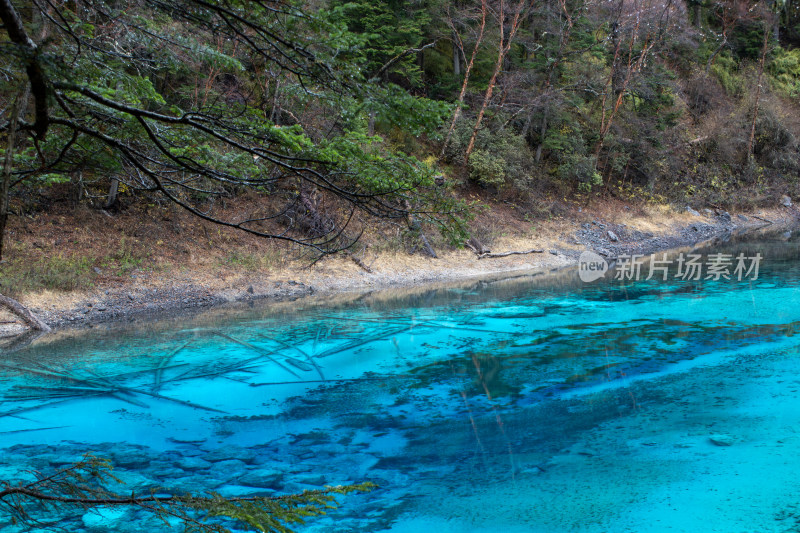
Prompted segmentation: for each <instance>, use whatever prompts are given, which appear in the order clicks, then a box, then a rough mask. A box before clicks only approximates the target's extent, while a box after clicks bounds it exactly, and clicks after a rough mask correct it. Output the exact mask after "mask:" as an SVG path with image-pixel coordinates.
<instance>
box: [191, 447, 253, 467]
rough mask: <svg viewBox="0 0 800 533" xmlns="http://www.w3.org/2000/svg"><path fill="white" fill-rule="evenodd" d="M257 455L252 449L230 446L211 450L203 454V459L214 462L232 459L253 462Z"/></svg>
mask: <svg viewBox="0 0 800 533" xmlns="http://www.w3.org/2000/svg"><path fill="white" fill-rule="evenodd" d="M255 457H256V454H254V453H253V452H251V451H250V450H247V449H245V448H241V447H239V446H228V447H226V448H217V449H216V450H211V451H209V452H208V453H206V454H205V455H204V456H203V459H205V460H206V461H209V462H212V463H217V462H220V461H228V460H231V459H236V460H238V461H242V462H243V463H252V462H253V460H254V459H255Z"/></svg>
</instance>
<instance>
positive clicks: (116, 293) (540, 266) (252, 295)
mask: <svg viewBox="0 0 800 533" xmlns="http://www.w3.org/2000/svg"><path fill="white" fill-rule="evenodd" d="M709 211H710V210H709ZM763 214H764V213H763V211H761V212H759V215H753V214H750V215H743V214H737V215H733V216H732V215H729V214H728V213H725V212H716V213H714V212H709V213H706V214H704V215H699V214H698V216H693V217H692V219H694V221H690V222H685V221H684V222H680V221H676V222H675V223H674V224H673V225H672V226H671V227H669V228H667V229H666V231H664V232H663V233H655V232H648V231H642V230H641V229H637V228H636V227H635V226H634V225H633V224H631V225H626V224H614V223H610V222H606V221H603V220H599V219H598V220H593V221H591V222H585V223H582V224H579V225H578V227H577V229H576V231H575V232H574V233H573V234H571V235H570V234H565V235H560V236H559V237H560V239H559V240H558V241H557V242H555V245H554V246H552V247H549V248H548V249H543V251H542V252H541V253H533V254H529V255H514V256H509V257H503V258H489V259H479V258H477V257H476V256H475V254H474V253H472V252H470V251H468V250H454V251H449V252H447V253H443V254H442V257H441V258H438V259H430V258H419V257H417V258H416V259H415V261H414V262H413V263H412V264H410V265H406V268H402V269H393V268H391V267H390V268H381V265H378V266H377V267H375V268H374V269H372V272H369V273H368V272H366V271H364V270H362V269H356V268H354V266H353V265H352V264H349V263H348V262H347V261H346V260H344V259H343V258H330V259H327V258H326V259H324V260H323V261H320V262H319V263H318V264H316V265H314V266H313V267H309V268H307V269H302V270H295V271H291V272H288V274H290V275H289V276H286V275H285V274H286V273H281V274H284V275H282V276H278V277H279V278H286V277H288V278H293V279H275V277H272V278H271V277H269V276H262V275H258V274H256V275H251V276H247V277H244V278H240V279H234V280H233V281H227V280H223V281H227V283H223V284H221V285H220V284H217V285H210V286H209V285H208V284H203V283H200V282H197V281H196V280H188V282H187V280H186V279H177V280H168V282H167V283H161V284H155V285H153V284H149V283H137V284H136V285H135V286H134V285H132V284H125V285H122V286H121V287H113V288H106V289H105V290H104V287H99V288H98V289H97V290H95V291H92V292H88V293H85V294H82V295H79V296H78V297H77V298H76V299H73V300H70V299H68V300H66V301H63V302H62V301H58V300H56V301H55V303H51V304H50V307H49V309H48V308H45V307H44V306H36V305H32V306H30V309H31V310H32V311H33V312H34V313H36V314H37V315H38V316H39V317H40V318H41V319H42V320H44V321H45V322H46V323H47V324H48V325H49V326H50V327H51V328H52V329H53V331H59V330H65V329H70V330H75V329H89V328H93V327H98V326H101V325H107V326H113V325H115V324H120V323H123V322H126V321H130V322H141V321H142V320H151V319H160V318H169V317H179V316H185V315H191V314H194V313H199V312H204V311H208V310H210V309H213V308H217V307H219V308H222V307H225V306H231V305H233V306H239V305H253V304H254V303H257V302H258V303H262V302H274V303H279V302H287V301H295V300H298V299H300V298H306V297H309V296H315V297H321V298H330V297H332V296H334V295H337V294H346V293H363V292H370V291H378V290H387V289H398V288H406V287H416V286H424V285H434V284H437V283H453V282H458V281H468V280H471V279H475V280H477V279H481V278H483V279H485V278H492V277H495V278H497V277H500V278H502V277H506V275H513V274H519V273H523V272H524V273H536V272H547V271H550V272H552V271H555V270H559V269H563V268H566V267H570V266H574V265H575V264H577V260H578V257H579V255H580V253H581V252H582V251H584V250H591V251H594V252H595V253H598V254H600V255H601V256H604V257H605V258H606V259H609V260H613V259H614V258H616V257H619V256H624V255H632V254H644V255H647V254H650V253H655V252H661V251H669V250H674V249H678V248H682V247H694V246H698V245H701V244H708V243H709V242H712V243H713V242H714V241H715V240H716V239H727V238H729V237H730V236H731V235H734V234H743V233H752V232H754V231H759V230H767V231H770V232H773V231H780V230H790V229H793V228H795V227H797V226H800V211H798V210H797V209H796V208H791V209H782V210H781V209H775V210H772V211H771V212H769V213H767V216H768V217H769V219H768V220H769V221H770V222H772V223H768V222H765V221H764V220H765V219H766V218H767V217H765V216H761V215H763ZM551 244H552V243H551ZM348 265H349V267H348ZM59 304H60V305H59ZM26 333H28V334H27V335H25V334H26ZM30 333H31V332H28V331H27V329H26V328H25V327H24V326H21V325H15V324H8V323H6V324H0V339H9V338H12V342H13V338H14V337H17V336H20V335H23V336H26V337H27V336H29V335H30ZM37 337H38V335H37ZM6 349H7V348H6Z"/></svg>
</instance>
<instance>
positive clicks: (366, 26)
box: [331, 0, 431, 86]
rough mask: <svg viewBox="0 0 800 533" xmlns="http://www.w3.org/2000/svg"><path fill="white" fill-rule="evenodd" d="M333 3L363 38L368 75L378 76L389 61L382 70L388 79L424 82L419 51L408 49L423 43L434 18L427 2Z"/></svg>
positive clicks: (341, 0)
mask: <svg viewBox="0 0 800 533" xmlns="http://www.w3.org/2000/svg"><path fill="white" fill-rule="evenodd" d="M331 5H332V13H334V14H335V16H336V17H337V18H338V19H339V20H341V21H344V22H345V23H346V25H347V28H348V29H349V30H350V31H351V32H353V33H354V34H356V35H360V36H361V37H362V38H363V46H362V47H361V50H360V53H362V54H363V56H364V63H363V65H364V66H363V68H364V70H365V73H366V75H367V76H370V77H371V76H376V75H377V74H378V73H379V72H380V71H381V69H383V68H384V67H385V66H386V65H389V66H388V67H387V68H386V69H385V70H384V72H383V75H384V76H387V77H388V78H389V79H395V80H397V81H398V82H402V83H404V84H409V85H411V86H418V85H420V84H421V82H422V72H421V70H420V68H419V65H418V64H417V57H416V54H406V53H405V52H406V51H407V50H409V49H412V48H419V47H420V46H421V45H422V44H423V39H424V27H425V26H426V25H427V24H428V23H430V20H431V12H430V11H429V10H428V6H429V4H428V2H426V1H422V2H401V1H397V0H355V1H347V0H334V1H333V2H332V3H331ZM389 29H391V31H387V30H389ZM390 62H391V64H390Z"/></svg>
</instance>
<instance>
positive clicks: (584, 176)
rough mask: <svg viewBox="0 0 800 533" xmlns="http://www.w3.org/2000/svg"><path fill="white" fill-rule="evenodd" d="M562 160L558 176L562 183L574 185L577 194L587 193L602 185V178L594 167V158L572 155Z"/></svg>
mask: <svg viewBox="0 0 800 533" xmlns="http://www.w3.org/2000/svg"><path fill="white" fill-rule="evenodd" d="M563 159H564V161H563V163H562V164H561V165H560V166H559V167H558V175H559V177H560V178H561V179H562V180H564V181H567V182H571V183H576V184H577V187H578V191H579V192H582V193H588V192H590V191H591V190H592V187H596V186H598V185H602V184H603V177H602V176H601V175H600V173H599V172H598V171H597V169H596V167H595V158H594V156H591V155H581V154H578V153H573V154H569V155H566V156H565V157H564V158H563Z"/></svg>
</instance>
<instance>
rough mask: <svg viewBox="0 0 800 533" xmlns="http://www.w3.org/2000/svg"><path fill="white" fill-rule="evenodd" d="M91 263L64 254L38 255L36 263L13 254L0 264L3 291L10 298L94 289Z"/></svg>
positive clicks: (1, 288)
mask: <svg viewBox="0 0 800 533" xmlns="http://www.w3.org/2000/svg"><path fill="white" fill-rule="evenodd" d="M94 278H95V274H94V272H93V271H92V260H91V259H90V258H88V257H78V256H71V255H64V254H54V255H50V256H41V255H40V256H39V257H38V258H37V259H35V260H34V261H30V260H29V259H27V258H24V257H21V256H20V254H19V253H13V250H12V254H11V256H10V258H9V259H7V260H6V261H4V262H3V263H0V291H2V292H3V293H8V294H11V295H17V294H23V293H25V292H35V291H40V290H43V289H47V290H51V291H65V292H66V291H73V290H76V289H87V288H90V287H92V285H93V283H94Z"/></svg>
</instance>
